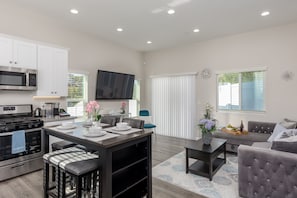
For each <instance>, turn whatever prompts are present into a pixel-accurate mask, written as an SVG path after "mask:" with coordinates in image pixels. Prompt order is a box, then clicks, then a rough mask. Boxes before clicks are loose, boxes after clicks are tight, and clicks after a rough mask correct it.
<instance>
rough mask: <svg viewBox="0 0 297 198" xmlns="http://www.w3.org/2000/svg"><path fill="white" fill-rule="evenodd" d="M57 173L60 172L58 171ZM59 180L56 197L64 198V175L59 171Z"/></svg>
mask: <svg viewBox="0 0 297 198" xmlns="http://www.w3.org/2000/svg"><path fill="white" fill-rule="evenodd" d="M57 172H60V171H59V170H58V171H57ZM58 180H59V182H58V183H59V187H58V195H60V196H59V197H61V198H65V197H66V189H65V188H66V173H65V172H64V171H61V173H60V179H58Z"/></svg>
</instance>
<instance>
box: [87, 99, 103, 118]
mask: <svg viewBox="0 0 297 198" xmlns="http://www.w3.org/2000/svg"><path fill="white" fill-rule="evenodd" d="M99 111H100V105H99V104H98V102H97V101H95V100H93V101H90V102H88V104H87V107H86V112H87V113H88V117H89V118H90V119H91V121H92V122H98V121H100V119H101V115H100V113H99Z"/></svg>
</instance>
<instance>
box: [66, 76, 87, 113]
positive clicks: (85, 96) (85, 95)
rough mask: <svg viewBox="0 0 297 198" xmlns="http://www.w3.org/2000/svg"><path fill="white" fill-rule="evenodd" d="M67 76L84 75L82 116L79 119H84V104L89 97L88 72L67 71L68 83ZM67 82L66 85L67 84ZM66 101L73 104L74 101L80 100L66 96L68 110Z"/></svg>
mask: <svg viewBox="0 0 297 198" xmlns="http://www.w3.org/2000/svg"><path fill="white" fill-rule="evenodd" d="M69 74H79V75H84V76H85V80H84V81H85V82H84V83H85V89H84V98H83V116H81V117H85V114H86V113H85V107H86V104H87V102H88V98H89V95H88V90H89V72H85V71H77V70H69V71H68V81H69ZM68 81H67V83H68ZM68 101H70V102H73V101H74V102H75V101H81V100H73V99H70V98H68V96H67V97H66V108H68ZM77 117H80V116H77Z"/></svg>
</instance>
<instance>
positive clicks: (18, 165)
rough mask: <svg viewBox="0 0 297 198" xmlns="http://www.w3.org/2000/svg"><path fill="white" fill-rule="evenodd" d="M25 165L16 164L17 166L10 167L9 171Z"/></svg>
mask: <svg viewBox="0 0 297 198" xmlns="http://www.w3.org/2000/svg"><path fill="white" fill-rule="evenodd" d="M24 165H25V164H24V163H22V164H17V165H15V166H12V167H10V168H11V169H14V168H18V167H21V166H24Z"/></svg>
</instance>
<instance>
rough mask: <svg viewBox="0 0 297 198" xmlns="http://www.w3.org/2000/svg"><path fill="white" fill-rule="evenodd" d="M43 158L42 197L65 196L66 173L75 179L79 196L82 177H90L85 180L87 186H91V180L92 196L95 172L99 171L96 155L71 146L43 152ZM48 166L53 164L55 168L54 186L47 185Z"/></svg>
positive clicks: (94, 188) (94, 190) (94, 186)
mask: <svg viewBox="0 0 297 198" xmlns="http://www.w3.org/2000/svg"><path fill="white" fill-rule="evenodd" d="M43 159H44V178H43V180H44V181H43V182H44V197H48V196H54V197H62V198H64V197H66V188H65V187H66V174H67V175H70V176H71V177H72V178H74V179H75V180H76V197H81V194H82V189H83V188H82V178H86V177H87V176H88V177H89V178H90V179H88V180H85V181H86V182H87V181H88V182H89V183H88V186H91V184H90V182H91V181H92V180H93V197H94V195H95V192H96V184H97V175H98V173H97V172H98V171H99V162H98V155H95V154H90V153H86V152H85V151H84V150H82V149H79V148H76V147H71V148H67V149H62V150H57V151H54V152H52V153H48V154H45V155H44V156H43ZM49 166H53V167H55V168H56V170H57V171H56V180H55V185H54V187H49ZM86 182H85V183H86ZM53 191H54V192H53ZM88 191H89V189H88ZM72 194H73V193H72Z"/></svg>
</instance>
